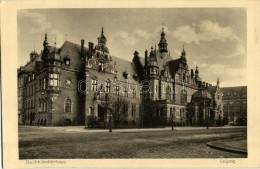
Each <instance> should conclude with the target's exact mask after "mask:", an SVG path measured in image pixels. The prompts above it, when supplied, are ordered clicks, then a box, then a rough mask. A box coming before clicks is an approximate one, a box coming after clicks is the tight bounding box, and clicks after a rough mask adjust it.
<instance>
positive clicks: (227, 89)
mask: <svg viewBox="0 0 260 169" xmlns="http://www.w3.org/2000/svg"><path fill="white" fill-rule="evenodd" d="M220 91H221V92H222V93H223V94H224V96H225V95H226V94H227V93H233V92H237V93H240V92H243V91H244V92H247V86H237V87H222V88H220Z"/></svg>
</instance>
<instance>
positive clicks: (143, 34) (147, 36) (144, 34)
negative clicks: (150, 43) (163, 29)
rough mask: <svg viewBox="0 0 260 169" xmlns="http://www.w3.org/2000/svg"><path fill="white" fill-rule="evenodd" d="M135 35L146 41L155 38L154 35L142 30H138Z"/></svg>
mask: <svg viewBox="0 0 260 169" xmlns="http://www.w3.org/2000/svg"><path fill="white" fill-rule="evenodd" d="M134 33H136V34H137V36H139V37H141V38H144V39H146V40H148V39H150V38H151V37H152V36H153V34H152V33H148V32H147V31H145V30H142V29H136V30H135V31H134Z"/></svg>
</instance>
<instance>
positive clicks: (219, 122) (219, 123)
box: [218, 112, 221, 126]
mask: <svg viewBox="0 0 260 169" xmlns="http://www.w3.org/2000/svg"><path fill="white" fill-rule="evenodd" d="M218 125H219V126H220V125H221V121H220V112H218Z"/></svg>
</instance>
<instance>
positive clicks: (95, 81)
mask: <svg viewBox="0 0 260 169" xmlns="http://www.w3.org/2000/svg"><path fill="white" fill-rule="evenodd" d="M91 90H92V91H97V80H95V79H94V80H92V82H91Z"/></svg>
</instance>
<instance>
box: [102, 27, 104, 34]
mask: <svg viewBox="0 0 260 169" xmlns="http://www.w3.org/2000/svg"><path fill="white" fill-rule="evenodd" d="M103 34H104V29H103V26H102V30H101V35H103Z"/></svg>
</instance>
